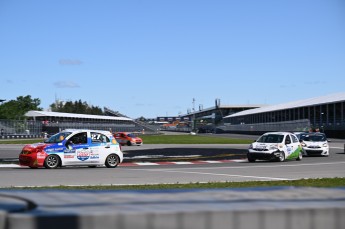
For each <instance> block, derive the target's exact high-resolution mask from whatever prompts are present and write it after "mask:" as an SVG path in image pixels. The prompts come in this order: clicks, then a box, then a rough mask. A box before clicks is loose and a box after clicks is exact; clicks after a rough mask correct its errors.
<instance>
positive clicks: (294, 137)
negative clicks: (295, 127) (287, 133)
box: [291, 135, 298, 143]
mask: <svg viewBox="0 0 345 229" xmlns="http://www.w3.org/2000/svg"><path fill="white" fill-rule="evenodd" d="M291 137H292V141H293V142H294V143H296V142H298V138H297V137H296V136H295V135H291Z"/></svg>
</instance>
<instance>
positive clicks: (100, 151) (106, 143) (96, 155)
mask: <svg viewBox="0 0 345 229" xmlns="http://www.w3.org/2000/svg"><path fill="white" fill-rule="evenodd" d="M90 146H91V154H90V160H91V161H92V162H97V163H103V162H104V161H105V158H106V157H107V156H108V155H109V154H110V153H111V148H110V139H109V138H108V137H107V136H106V135H104V134H102V133H99V132H91V144H90Z"/></svg>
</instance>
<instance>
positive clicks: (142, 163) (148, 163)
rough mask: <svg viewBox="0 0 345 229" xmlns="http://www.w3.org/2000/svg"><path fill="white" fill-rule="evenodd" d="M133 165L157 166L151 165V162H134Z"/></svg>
mask: <svg viewBox="0 0 345 229" xmlns="http://www.w3.org/2000/svg"><path fill="white" fill-rule="evenodd" d="M134 164H137V165H158V164H157V163H152V162H136V163H134Z"/></svg>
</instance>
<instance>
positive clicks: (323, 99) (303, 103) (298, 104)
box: [224, 92, 345, 118]
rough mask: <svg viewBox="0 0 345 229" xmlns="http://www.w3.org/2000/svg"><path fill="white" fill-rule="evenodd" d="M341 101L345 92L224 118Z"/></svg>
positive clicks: (257, 109)
mask: <svg viewBox="0 0 345 229" xmlns="http://www.w3.org/2000/svg"><path fill="white" fill-rule="evenodd" d="M340 101H345V92H341V93H337V94H331V95H326V96H321V97H315V98H310V99H304V100H298V101H294V102H289V103H282V104H278V105H272V106H266V107H260V108H255V109H250V110H245V111H241V112H238V113H236V114H232V115H228V116H226V117H224V118H233V117H238V116H244V115H251V114H258V113H265V112H271V111H279V110H286V109H292V108H298V107H308V106H314V105H321V104H328V103H334V102H340Z"/></svg>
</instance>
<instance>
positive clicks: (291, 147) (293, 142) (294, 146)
mask: <svg viewBox="0 0 345 229" xmlns="http://www.w3.org/2000/svg"><path fill="white" fill-rule="evenodd" d="M285 146H286V153H287V155H286V158H288V159H292V158H297V157H298V155H299V151H300V150H301V149H300V147H299V146H300V144H299V141H298V138H297V137H296V136H295V135H291V134H288V135H286V138H285Z"/></svg>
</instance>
